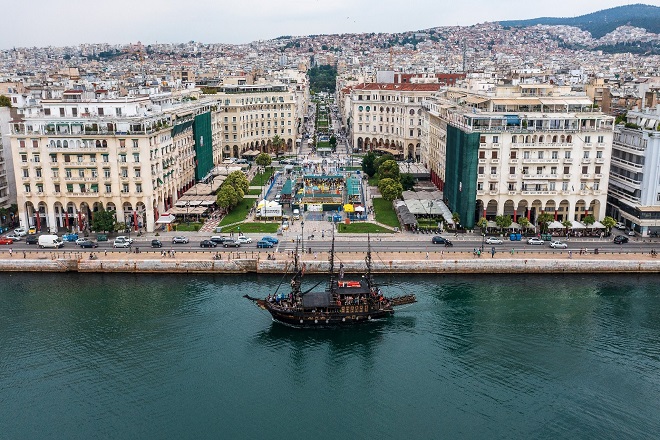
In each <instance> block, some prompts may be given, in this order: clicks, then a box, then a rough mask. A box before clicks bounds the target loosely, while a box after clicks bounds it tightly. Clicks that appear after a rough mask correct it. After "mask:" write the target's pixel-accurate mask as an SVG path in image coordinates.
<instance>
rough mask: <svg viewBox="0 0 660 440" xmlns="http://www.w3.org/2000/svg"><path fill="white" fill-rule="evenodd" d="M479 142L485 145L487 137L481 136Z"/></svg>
mask: <svg viewBox="0 0 660 440" xmlns="http://www.w3.org/2000/svg"><path fill="white" fill-rule="evenodd" d="M411 121H412V119H411ZM479 142H480V143H482V144H485V143H486V136H483V135H482V136H480V137H479Z"/></svg>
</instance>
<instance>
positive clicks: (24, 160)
mask: <svg viewBox="0 0 660 440" xmlns="http://www.w3.org/2000/svg"><path fill="white" fill-rule="evenodd" d="M21 162H23V163H27V155H25V154H21Z"/></svg>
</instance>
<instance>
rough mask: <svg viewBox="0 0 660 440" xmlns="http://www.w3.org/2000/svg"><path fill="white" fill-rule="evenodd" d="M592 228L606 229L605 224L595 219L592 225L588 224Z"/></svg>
mask: <svg viewBox="0 0 660 440" xmlns="http://www.w3.org/2000/svg"><path fill="white" fill-rule="evenodd" d="M589 227H590V228H592V229H606V228H605V225H604V224H602V223H601V222H599V221H598V220H596V221H595V222H594V224H593V225H591V226H589Z"/></svg>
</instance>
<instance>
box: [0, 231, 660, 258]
mask: <svg viewBox="0 0 660 440" xmlns="http://www.w3.org/2000/svg"><path fill="white" fill-rule="evenodd" d="M432 237H433V236H432V235H429V236H428V237H419V236H415V237H414V238H411V239H398V240H393V239H392V238H391V237H387V238H386V239H381V238H378V237H372V239H371V250H372V251H374V252H405V251H408V252H411V251H412V252H441V251H442V252H465V251H472V250H474V249H477V248H478V249H481V247H482V242H481V239H480V238H478V237H470V236H459V237H458V238H454V237H449V238H450V240H452V242H453V244H454V245H453V246H451V247H445V246H444V245H441V244H433V243H431V239H432ZM200 240H201V238H191V241H190V243H187V244H172V243H171V239H168V238H166V237H163V238H162V239H161V241H162V243H163V247H162V248H152V247H151V239H137V240H135V242H134V243H133V247H132V249H131V250H134V249H135V248H136V247H139V248H140V250H141V251H156V252H159V251H161V250H164V251H169V250H170V249H173V250H174V251H185V252H237V251H240V252H246V251H249V252H252V251H256V252H263V253H272V252H279V253H281V252H290V251H293V250H294V249H295V248H296V244H295V242H294V241H293V240H292V239H281V240H280V242H279V244H277V245H275V247H273V248H270V249H257V247H256V242H257V239H256V237H253V243H252V244H246V245H242V246H241V247H239V248H224V247H222V246H221V245H218V247H216V248H200V247H199V242H200ZM567 243H568V248H567V249H552V248H550V246H549V242H546V243H545V244H544V245H529V244H527V242H526V241H517V242H512V241H508V240H506V241H504V243H503V244H500V245H489V244H485V243H484V244H483V252H484V253H490V252H491V248H495V251H496V252H498V253H501V252H507V253H508V252H511V250H512V249H514V250H515V252H522V251H526V252H548V253H557V254H562V253H564V254H565V253H566V252H567V251H568V250H571V251H573V252H579V251H580V249H586V250H587V251H588V252H589V253H592V252H593V251H594V249H596V248H598V250H599V251H602V252H628V253H649V252H650V251H651V249H655V250H660V243H659V242H655V241H654V242H650V241H647V242H642V241H631V242H629V243H626V244H623V245H617V244H614V243H613V242H612V240H597V239H571V240H570V241H568V242H567ZM302 245H303V246H304V248H305V251H309V249H311V252H327V251H329V250H330V246H331V241H330V239H329V238H328V237H325V238H323V239H321V238H318V237H315V238H314V239H305V240H304V243H303V244H302ZM10 248H11V249H12V250H13V251H22V250H33V251H36V250H40V249H39V247H38V246H37V245H28V244H26V243H25V242H23V241H19V242H15V243H14V244H13V245H11V246H7V245H5V246H1V247H0V252H3V251H4V252H8V251H9V249H10ZM45 250H47V249H45ZM335 250H336V251H337V252H365V251H366V250H367V242H366V240H346V239H345V238H344V237H339V238H338V239H337V240H336V241H335ZM60 251H71V252H73V251H78V252H90V251H96V252H98V251H115V252H127V253H128V252H130V250H129V249H113V247H112V241H107V242H100V243H99V247H98V248H96V249H93V250H92V249H81V248H80V247H79V246H77V245H76V244H75V243H72V242H67V243H65V245H64V247H63V248H61V249H60Z"/></svg>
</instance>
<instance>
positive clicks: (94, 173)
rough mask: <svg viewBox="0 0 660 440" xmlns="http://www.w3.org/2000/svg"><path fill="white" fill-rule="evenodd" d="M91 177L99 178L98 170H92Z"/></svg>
mask: <svg viewBox="0 0 660 440" xmlns="http://www.w3.org/2000/svg"><path fill="white" fill-rule="evenodd" d="M92 177H94V178H96V177H99V172H98V170H95V169H94V170H92Z"/></svg>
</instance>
